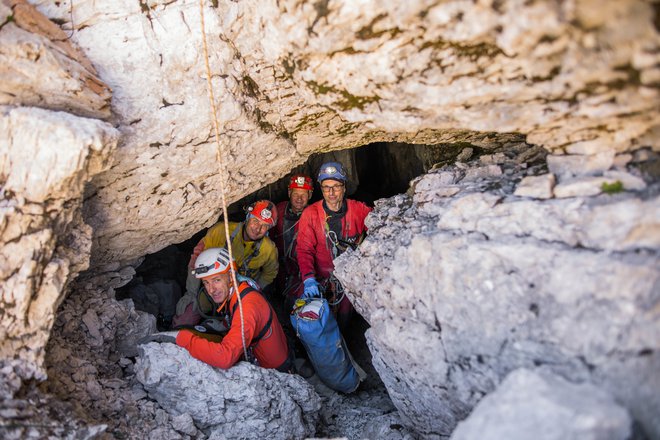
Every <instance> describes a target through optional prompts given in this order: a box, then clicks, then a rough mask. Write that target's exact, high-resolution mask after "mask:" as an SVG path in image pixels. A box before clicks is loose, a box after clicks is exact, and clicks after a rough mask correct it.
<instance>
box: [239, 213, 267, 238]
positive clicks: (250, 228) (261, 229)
mask: <svg viewBox="0 0 660 440" xmlns="http://www.w3.org/2000/svg"><path fill="white" fill-rule="evenodd" d="M268 229H270V225H269V224H268V223H266V222H263V221H261V220H259V219H258V218H256V217H250V219H249V220H248V221H247V223H245V233H246V234H247V236H248V238H249V239H250V240H252V241H254V240H259V239H260V238H263V237H264V235H266V232H268Z"/></svg>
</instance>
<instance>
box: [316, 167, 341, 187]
mask: <svg viewBox="0 0 660 440" xmlns="http://www.w3.org/2000/svg"><path fill="white" fill-rule="evenodd" d="M327 179H334V180H341V181H342V182H346V171H344V167H343V166H342V164H341V163H339V162H326V163H324V164H323V165H321V169H320V170H319V176H318V178H317V179H316V180H317V182H319V183H321V182H323V181H324V180H327Z"/></svg>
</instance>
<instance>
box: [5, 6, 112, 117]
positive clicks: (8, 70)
mask: <svg viewBox="0 0 660 440" xmlns="http://www.w3.org/2000/svg"><path fill="white" fill-rule="evenodd" d="M0 104H1V105H8V104H11V105H29V106H35V107H41V108H48V109H51V110H61V111H66V112H69V113H73V114H76V115H79V116H87V117H93V118H101V119H106V118H109V117H110V90H109V89H108V87H107V86H106V85H105V84H104V83H103V82H102V81H101V80H100V79H99V78H98V74H97V73H96V70H95V69H94V67H93V66H92V64H91V63H90V62H89V60H88V59H87V58H86V57H85V56H84V55H83V54H82V52H81V51H80V50H79V49H78V48H77V47H76V46H75V45H73V44H71V42H70V41H69V40H68V36H67V34H66V33H65V32H64V31H62V29H61V28H60V27H59V26H58V25H56V24H55V23H53V22H52V21H50V20H48V18H46V17H44V16H43V15H42V14H41V13H39V12H38V11H37V10H36V9H34V7H33V6H32V5H30V4H29V3H28V2H27V1H25V0H1V1H0Z"/></svg>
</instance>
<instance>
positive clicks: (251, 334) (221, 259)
mask: <svg viewBox="0 0 660 440" xmlns="http://www.w3.org/2000/svg"><path fill="white" fill-rule="evenodd" d="M234 265H235V263H234ZM229 266H230V259H229V252H228V251H227V249H225V248H210V249H206V250H205V251H203V252H202V253H200V254H199V256H198V257H197V258H196V259H195V263H194V268H193V270H192V273H193V274H194V276H195V277H196V278H197V279H199V280H201V282H202V289H200V291H199V294H198V296H197V297H196V298H195V302H194V309H195V311H196V312H198V314H199V319H200V320H202V319H203V318H212V319H213V320H215V321H220V322H222V323H223V324H224V326H225V327H226V328H227V329H228V331H227V334H226V335H225V336H224V337H223V339H222V341H221V342H212V341H210V340H208V339H207V338H204V337H202V336H198V334H196V333H195V332H193V331H190V330H187V329H183V330H179V331H178V332H177V333H176V344H177V345H179V346H180V347H183V348H185V349H186V350H188V351H189V352H190V354H191V355H192V356H193V357H194V358H196V359H199V360H201V361H203V362H206V363H207V364H209V365H212V366H214V367H218V368H224V369H227V368H230V367H232V366H233V365H234V364H236V363H237V362H238V361H239V360H241V357H242V356H243V354H244V350H243V336H244V340H245V344H246V345H247V348H248V355H249V356H250V357H252V356H253V359H248V360H249V361H252V362H254V363H256V364H258V365H259V366H261V367H264V368H275V369H277V370H278V371H282V372H292V371H293V364H292V359H291V356H290V354H289V349H288V346H287V342H286V337H285V336H284V332H283V331H282V326H281V325H280V322H279V321H278V320H277V316H276V315H275V312H274V311H273V308H272V307H271V305H270V304H269V303H268V301H266V299H265V298H264V297H263V296H262V295H261V293H260V292H259V291H258V290H257V289H255V287H254V286H253V285H251V284H250V283H249V282H248V280H249V279H247V278H245V277H243V276H240V275H238V274H237V281H238V286H235V285H233V283H232V280H231V274H230V267H229ZM239 295H240V297H241V301H242V308H243V320H242V322H243V326H241V319H240V313H239V309H238V306H239V304H238V296H239Z"/></svg>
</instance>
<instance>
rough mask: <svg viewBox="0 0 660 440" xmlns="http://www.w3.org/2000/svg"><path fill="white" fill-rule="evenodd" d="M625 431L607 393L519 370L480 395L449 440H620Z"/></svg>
mask: <svg viewBox="0 0 660 440" xmlns="http://www.w3.org/2000/svg"><path fill="white" fill-rule="evenodd" d="M630 434H631V420H630V416H629V415H628V412H627V411H626V410H625V409H624V408H622V407H621V406H619V405H618V404H617V403H616V402H615V401H614V399H612V396H610V395H609V394H608V393H606V392H604V391H603V390H601V389H599V388H597V387H595V386H593V385H592V384H589V383H583V384H573V383H570V382H567V381H565V380H564V379H562V378H561V377H558V376H556V375H555V374H552V373H549V372H546V371H543V370H538V371H530V370H525V369H522V370H516V371H514V372H512V373H511V374H509V375H508V376H507V377H506V379H504V381H502V383H501V384H500V385H499V386H498V387H497V389H496V390H495V391H494V392H493V393H491V394H489V395H488V396H486V397H485V398H484V399H482V400H481V401H480V402H479V404H477V406H476V408H475V409H474V411H473V412H472V414H470V416H469V417H468V418H467V419H466V420H464V421H462V422H460V423H459V424H458V427H457V428H456V430H455V431H454V432H453V433H452V436H451V440H482V439H483V440H496V439H497V440H499V439H509V440H525V439H530V438H534V439H537V440H564V439H566V440H568V439H575V440H578V439H594V440H595V439H602V440H605V439H611V440H623V439H627V438H630Z"/></svg>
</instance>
